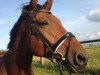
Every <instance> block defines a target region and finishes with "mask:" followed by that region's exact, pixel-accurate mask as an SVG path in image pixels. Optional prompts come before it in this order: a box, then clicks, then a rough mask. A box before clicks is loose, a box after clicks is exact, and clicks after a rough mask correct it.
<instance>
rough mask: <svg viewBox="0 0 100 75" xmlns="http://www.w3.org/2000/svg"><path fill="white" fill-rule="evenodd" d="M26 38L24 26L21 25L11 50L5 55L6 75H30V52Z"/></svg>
mask: <svg viewBox="0 0 100 75" xmlns="http://www.w3.org/2000/svg"><path fill="white" fill-rule="evenodd" d="M24 23H25V22H24ZM27 38H29V37H28V36H27V33H26V32H25V25H24V24H22V25H21V27H20V29H19V31H18V32H17V36H16V40H15V42H14V44H13V46H12V48H11V50H9V51H8V52H7V53H6V55H5V67H6V70H7V71H8V75H32V73H31V63H32V52H31V50H29V47H28V44H27V43H28V42H29V40H27Z"/></svg>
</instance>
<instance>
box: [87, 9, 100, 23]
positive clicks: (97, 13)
mask: <svg viewBox="0 0 100 75" xmlns="http://www.w3.org/2000/svg"><path fill="white" fill-rule="evenodd" d="M86 18H87V19H88V20H89V21H93V22H100V9H95V10H92V11H90V13H89V14H88V15H87V17H86Z"/></svg>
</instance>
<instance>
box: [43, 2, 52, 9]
mask: <svg viewBox="0 0 100 75" xmlns="http://www.w3.org/2000/svg"><path fill="white" fill-rule="evenodd" d="M52 3H53V0H47V1H46V2H45V4H44V5H43V8H44V9H46V10H49V11H50V10H51V7H52Z"/></svg>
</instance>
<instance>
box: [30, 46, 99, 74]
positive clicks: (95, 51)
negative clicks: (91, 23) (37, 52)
mask: <svg viewBox="0 0 100 75" xmlns="http://www.w3.org/2000/svg"><path fill="white" fill-rule="evenodd" d="M87 52H88V54H89V60H88V65H87V67H86V68H85V70H84V71H83V72H82V73H78V74H72V75H100V48H92V49H91V48H88V49H87ZM44 61H45V62H46V63H45V64H44V65H41V64H40V62H39V61H34V62H33V65H32V66H33V68H34V69H33V70H34V72H35V74H36V75H60V72H59V70H58V69H57V67H56V66H55V65H54V64H53V63H52V62H50V61H48V60H44ZM64 75H69V73H68V72H67V71H64Z"/></svg>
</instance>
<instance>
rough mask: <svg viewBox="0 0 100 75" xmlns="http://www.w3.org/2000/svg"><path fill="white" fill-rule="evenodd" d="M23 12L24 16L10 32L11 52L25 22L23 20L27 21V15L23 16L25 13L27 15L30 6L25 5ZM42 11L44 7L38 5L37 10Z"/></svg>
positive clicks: (9, 45) (9, 46)
mask: <svg viewBox="0 0 100 75" xmlns="http://www.w3.org/2000/svg"><path fill="white" fill-rule="evenodd" d="M22 9H23V11H22V15H21V16H20V17H19V19H18V21H17V22H16V23H15V24H14V26H13V28H12V30H11V31H10V42H9V43H8V47H7V48H8V50H10V49H11V48H12V46H13V44H14V42H15V39H16V35H17V32H18V30H19V29H20V26H21V24H22V22H23V19H25V15H23V13H25V12H26V11H28V10H29V5H23V8H22ZM40 9H42V6H41V5H39V4H37V6H36V10H40Z"/></svg>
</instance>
